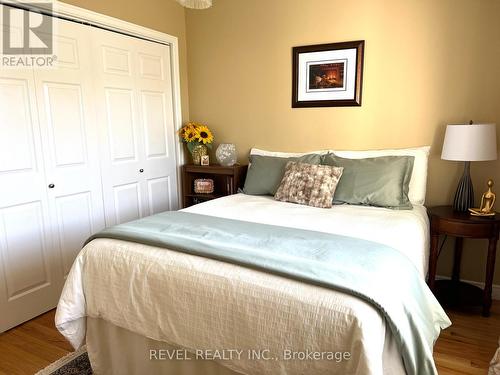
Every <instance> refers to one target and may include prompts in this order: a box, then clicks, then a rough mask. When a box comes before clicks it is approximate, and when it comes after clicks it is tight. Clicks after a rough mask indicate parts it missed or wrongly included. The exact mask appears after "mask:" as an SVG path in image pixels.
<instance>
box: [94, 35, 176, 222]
mask: <svg viewBox="0 0 500 375" xmlns="http://www.w3.org/2000/svg"><path fill="white" fill-rule="evenodd" d="M93 32H94V38H93V41H94V47H93V51H94V55H95V56H96V59H95V61H94V65H95V66H97V67H98V72H96V92H97V97H98V101H97V102H98V123H99V126H100V128H101V130H102V134H101V136H102V139H104V140H105V141H104V145H105V148H104V150H103V160H102V169H103V192H104V201H105V212H106V224H107V225H108V226H109V225H114V224H119V223H123V222H126V221H130V220H134V219H137V218H140V217H143V216H147V215H150V214H153V213H157V212H161V211H166V210H173V209H177V208H178V207H177V177H176V161H175V151H174V147H175V145H174V135H175V130H174V123H173V107H172V87H171V81H170V57H169V47H168V46H164V45H160V44H156V43H151V42H146V41H143V40H139V39H136V38H131V37H127V36H124V35H120V34H116V33H112V32H109V31H104V30H99V29H95V30H94V31H93Z"/></svg>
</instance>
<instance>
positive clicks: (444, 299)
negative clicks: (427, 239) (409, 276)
mask: <svg viewBox="0 0 500 375" xmlns="http://www.w3.org/2000/svg"><path fill="white" fill-rule="evenodd" d="M427 212H428V215H429V219H430V225H431V250H430V256H429V277H428V284H429V288H430V289H431V290H432V291H433V292H434V294H435V295H436V297H437V298H438V299H439V301H440V302H441V303H442V304H443V305H445V306H448V307H472V306H480V305H482V314H483V316H489V315H490V307H491V287H492V284H493V274H494V272H495V256H496V250H497V241H498V233H499V230H500V215H498V214H497V215H496V216H494V217H477V216H471V215H469V213H462V212H456V211H453V209H452V208H451V206H440V207H431V208H429V209H428V210H427ZM441 234H444V235H449V236H453V237H455V257H454V261H453V273H452V278H451V280H437V281H436V280H435V278H436V266H437V261H438V256H439V252H440V248H439V247H440V246H439V235H441ZM464 238H484V239H487V240H488V241H489V244H488V259H487V263H486V276H485V285H484V289H480V288H478V287H476V286H474V285H471V284H467V283H464V282H461V281H460V263H461V260H462V246H463V239H464ZM478 250H479V249H478Z"/></svg>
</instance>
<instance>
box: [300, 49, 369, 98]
mask: <svg viewBox="0 0 500 375" xmlns="http://www.w3.org/2000/svg"><path fill="white" fill-rule="evenodd" d="M364 49H365V41H364V40H357V41H351V42H341V43H328V44H316V45H309V46H299V47H293V48H292V108H301V107H348V106H361V91H362V86H363V61H364Z"/></svg>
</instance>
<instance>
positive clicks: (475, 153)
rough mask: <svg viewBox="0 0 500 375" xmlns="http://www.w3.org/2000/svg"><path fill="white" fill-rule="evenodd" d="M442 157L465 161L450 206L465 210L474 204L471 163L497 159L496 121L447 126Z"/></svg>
mask: <svg viewBox="0 0 500 375" xmlns="http://www.w3.org/2000/svg"><path fill="white" fill-rule="evenodd" d="M441 159H443V160H454V161H464V162H465V165H464V173H463V175H462V177H461V178H460V181H459V183H458V187H457V191H456V193H455V198H454V199H453V209H454V210H455V211H459V212H467V211H468V209H469V208H470V207H473V206H474V188H473V187H472V181H471V178H470V162H471V161H486V160H496V159H497V135H496V126H495V124H473V123H472V121H471V122H470V123H469V125H448V126H447V127H446V134H445V136H444V143H443V152H442V153H441Z"/></svg>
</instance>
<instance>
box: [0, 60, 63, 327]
mask: <svg viewBox="0 0 500 375" xmlns="http://www.w3.org/2000/svg"><path fill="white" fill-rule="evenodd" d="M34 92H35V90H34V82H33V73H32V71H31V70H26V71H22V70H20V69H15V70H12V69H9V70H5V69H4V70H0V114H1V119H0V332H2V331H4V330H6V329H8V328H11V327H13V326H15V325H16V324H19V323H21V322H23V321H25V320H28V319H30V318H32V317H34V316H36V315H38V314H40V313H43V312H45V311H47V310H49V309H51V308H53V307H54V306H55V305H56V303H57V300H58V298H59V293H60V290H61V289H60V288H61V287H62V283H61V281H62V277H61V273H60V268H59V263H58V254H57V253H56V252H55V251H54V249H53V246H52V244H53V241H52V238H51V234H50V233H51V230H50V217H49V207H48V201H47V188H46V184H45V176H44V172H43V171H44V160H43V156H42V155H43V153H42V147H41V144H40V134H39V126H38V116H37V111H36V100H35V95H34Z"/></svg>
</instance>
